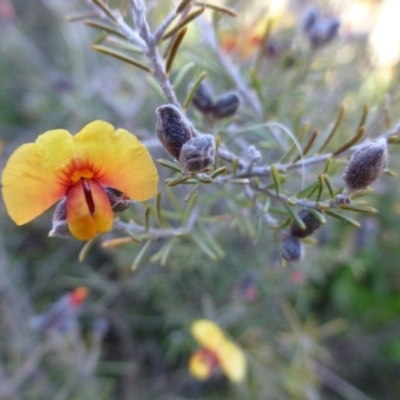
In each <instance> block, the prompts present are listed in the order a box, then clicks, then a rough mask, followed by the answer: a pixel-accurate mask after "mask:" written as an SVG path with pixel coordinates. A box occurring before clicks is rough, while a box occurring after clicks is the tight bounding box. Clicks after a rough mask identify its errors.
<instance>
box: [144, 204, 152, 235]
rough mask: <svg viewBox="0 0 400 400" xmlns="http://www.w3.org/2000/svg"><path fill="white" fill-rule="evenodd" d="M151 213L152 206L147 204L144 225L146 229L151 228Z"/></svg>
mask: <svg viewBox="0 0 400 400" xmlns="http://www.w3.org/2000/svg"><path fill="white" fill-rule="evenodd" d="M150 213H151V207H150V206H147V207H146V209H145V210H144V226H145V228H146V231H148V230H149V229H150Z"/></svg>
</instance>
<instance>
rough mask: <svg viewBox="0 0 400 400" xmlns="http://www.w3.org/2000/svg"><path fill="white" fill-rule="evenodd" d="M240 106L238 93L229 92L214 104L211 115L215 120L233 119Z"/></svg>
mask: <svg viewBox="0 0 400 400" xmlns="http://www.w3.org/2000/svg"><path fill="white" fill-rule="evenodd" d="M239 104H240V99H239V96H238V95H237V93H236V92H227V93H225V94H223V95H222V96H221V97H220V98H219V99H218V100H217V101H216V102H215V103H214V105H213V107H212V110H211V114H212V115H213V117H215V118H226V117H231V116H232V115H234V114H235V112H236V111H237V109H238V107H239Z"/></svg>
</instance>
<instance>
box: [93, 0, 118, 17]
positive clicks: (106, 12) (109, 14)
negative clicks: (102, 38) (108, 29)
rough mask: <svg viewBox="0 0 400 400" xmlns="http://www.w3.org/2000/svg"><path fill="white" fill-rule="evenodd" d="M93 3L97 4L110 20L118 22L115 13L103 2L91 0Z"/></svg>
mask: <svg viewBox="0 0 400 400" xmlns="http://www.w3.org/2000/svg"><path fill="white" fill-rule="evenodd" d="M91 1H92V3H94V4H96V6H97V7H99V8H100V10H101V11H103V12H104V14H106V15H107V16H108V17H109V18H111V19H112V20H113V21H115V22H117V18H116V16H115V15H114V14H113V12H112V11H111V10H110V9H109V8H108V5H107V4H105V3H104V2H103V1H102V0H91Z"/></svg>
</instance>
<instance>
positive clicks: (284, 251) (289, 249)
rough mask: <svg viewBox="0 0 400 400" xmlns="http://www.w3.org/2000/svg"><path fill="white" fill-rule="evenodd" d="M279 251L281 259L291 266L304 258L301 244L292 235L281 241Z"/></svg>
mask: <svg viewBox="0 0 400 400" xmlns="http://www.w3.org/2000/svg"><path fill="white" fill-rule="evenodd" d="M279 250H280V252H281V256H282V258H283V259H284V260H286V261H287V262H289V263H291V264H296V263H298V262H300V261H301V260H302V258H303V256H304V247H303V243H301V241H300V239H299V238H298V237H296V236H292V235H288V236H285V237H284V238H283V239H282V241H281V244H280V248H279Z"/></svg>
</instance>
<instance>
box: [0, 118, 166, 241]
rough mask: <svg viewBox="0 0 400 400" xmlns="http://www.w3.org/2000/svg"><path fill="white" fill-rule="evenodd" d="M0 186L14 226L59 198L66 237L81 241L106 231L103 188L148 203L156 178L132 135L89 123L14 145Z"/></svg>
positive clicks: (148, 158) (109, 215)
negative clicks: (67, 230)
mask: <svg viewBox="0 0 400 400" xmlns="http://www.w3.org/2000/svg"><path fill="white" fill-rule="evenodd" d="M2 184H3V188H2V193H3V198H4V201H5V204H6V208H7V211H8V214H9V215H10V217H11V218H12V219H13V220H14V222H15V223H16V224H17V225H23V224H25V223H27V222H29V221H31V220H32V219H34V218H36V217H37V216H39V215H40V214H42V213H43V212H44V211H46V210H47V209H48V208H49V207H51V206H52V205H54V204H55V203H56V202H57V201H59V200H61V199H64V198H65V207H66V214H67V215H66V222H67V224H68V229H69V231H70V233H71V234H72V235H73V236H74V237H75V238H77V239H80V240H87V239H90V238H92V237H94V236H96V235H97V234H98V233H103V232H107V231H109V230H110V229H111V227H112V220H113V211H112V208H111V203H110V199H109V196H108V195H107V192H106V190H107V188H113V189H116V190H118V191H120V192H122V193H123V194H124V195H125V196H128V197H129V198H130V199H132V200H136V201H144V200H148V199H150V198H151V197H153V196H155V194H156V193H157V184H158V174H157V169H156V167H155V165H154V163H153V160H152V158H151V156H150V154H149V152H148V150H147V149H146V147H145V146H144V145H143V144H142V143H140V141H139V140H138V139H137V138H136V137H135V136H134V135H133V134H131V133H130V132H128V131H126V130H124V129H117V130H114V127H113V126H112V125H111V124H109V123H107V122H104V121H94V122H91V123H89V124H88V125H86V126H85V127H84V128H83V129H82V130H81V131H80V132H79V133H77V134H76V135H75V136H73V135H71V134H70V133H69V132H68V131H66V130H62V129H57V130H52V131H48V132H46V133H44V134H42V135H40V136H39V137H38V138H37V140H36V142H35V143H28V144H24V145H22V146H20V147H19V148H18V149H17V150H16V151H15V152H14V153H13V154H12V155H11V157H10V159H9V160H8V162H7V165H6V167H5V169H4V172H3V176H2Z"/></svg>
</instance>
